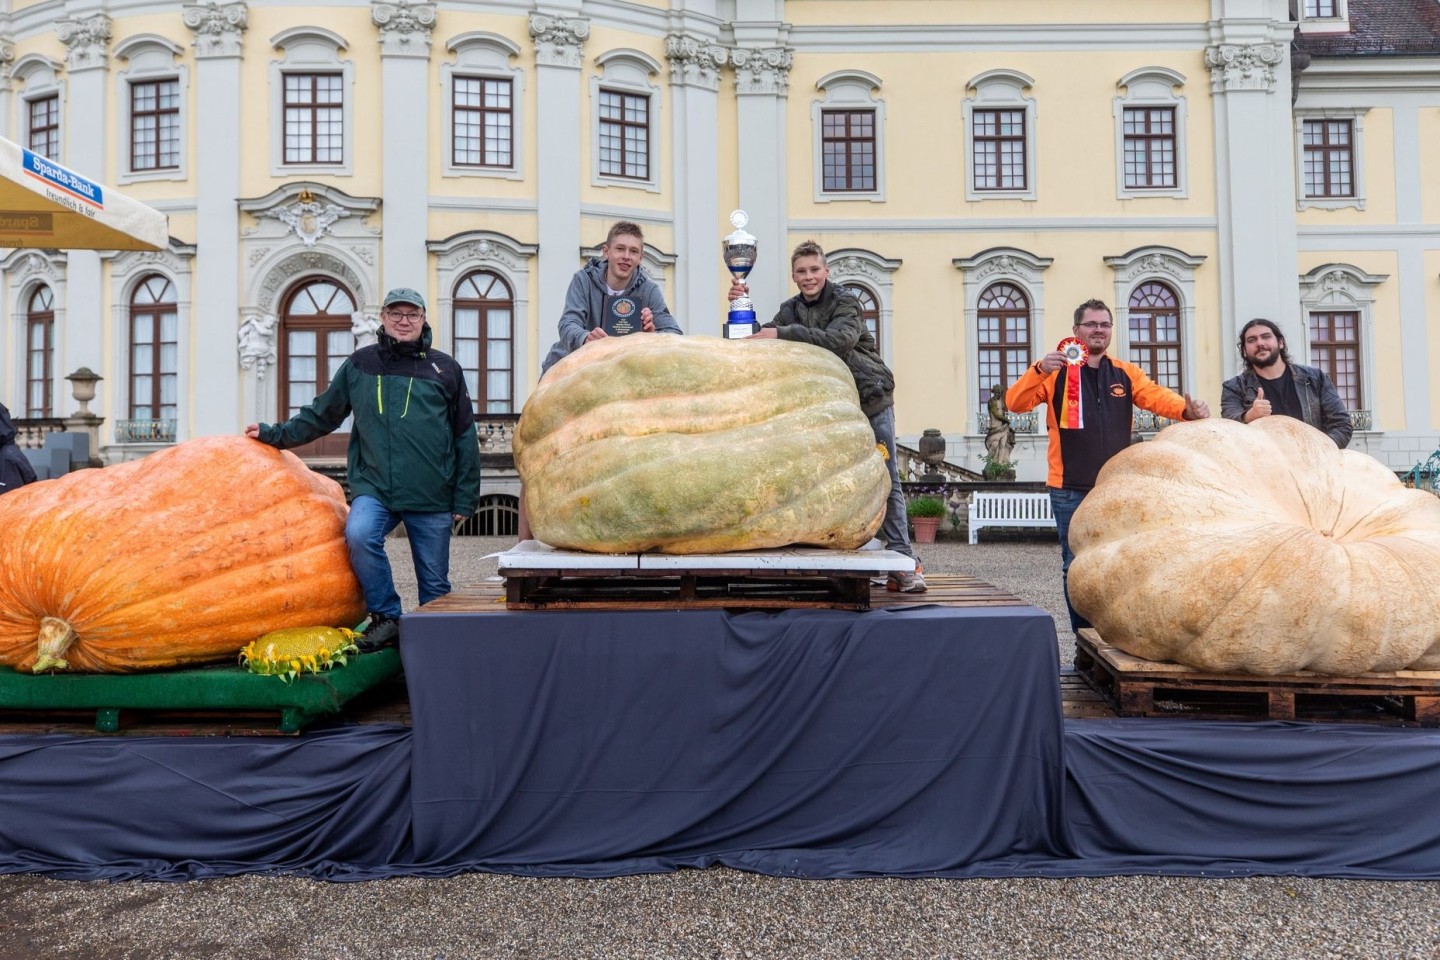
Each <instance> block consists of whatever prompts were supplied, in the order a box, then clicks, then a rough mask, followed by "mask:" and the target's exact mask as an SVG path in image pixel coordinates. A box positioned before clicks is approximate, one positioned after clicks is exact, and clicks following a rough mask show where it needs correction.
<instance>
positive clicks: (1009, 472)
mask: <svg viewBox="0 0 1440 960" xmlns="http://www.w3.org/2000/svg"><path fill="white" fill-rule="evenodd" d="M980 459H981V460H984V461H985V468H984V469H983V470H982V471H981V474H982V475H983V476H984V477H985V479H986V480H1014V479H1015V464H1014V463H1012V462H1011V461H1009V460H996V459H995V458H994V457H993V456H991V455H990V454H988V453H982V454H981V455H980Z"/></svg>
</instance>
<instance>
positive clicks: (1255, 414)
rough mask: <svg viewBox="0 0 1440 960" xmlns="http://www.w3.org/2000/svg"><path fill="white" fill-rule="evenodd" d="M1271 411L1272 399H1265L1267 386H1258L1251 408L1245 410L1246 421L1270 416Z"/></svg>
mask: <svg viewBox="0 0 1440 960" xmlns="http://www.w3.org/2000/svg"><path fill="white" fill-rule="evenodd" d="M1270 412H1271V411H1270V401H1269V400H1266V399H1265V388H1264V387H1257V388H1256V389H1255V402H1254V403H1252V404H1251V405H1250V409H1249V410H1247V411H1246V412H1245V422H1246V423H1250V422H1252V421H1254V420H1259V419H1260V418H1261V417H1268V416H1270Z"/></svg>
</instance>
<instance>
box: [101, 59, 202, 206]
mask: <svg viewBox="0 0 1440 960" xmlns="http://www.w3.org/2000/svg"><path fill="white" fill-rule="evenodd" d="M184 55H185V49H184V48H183V47H181V46H180V45H179V44H178V43H175V42H174V41H171V40H167V39H165V38H164V37H161V36H158V35H156V34H153V33H142V34H140V35H138V36H134V37H130V38H129V39H127V40H125V41H124V42H122V43H121V44H119V45H118V46H116V48H115V56H117V57H120V58H122V59H124V60H127V61H129V66H128V67H127V68H126V69H124V70H121V71H120V72H119V73H117V74H116V76H115V97H116V105H115V116H117V117H119V118H120V135H119V136H118V137H116V138H115V139H116V144H115V149H116V150H117V151H118V154H117V156H116V158H115V169H116V170H118V171H120V172H119V175H118V176H117V177H116V180H117V182H119V183H121V184H126V183H143V182H145V181H150V180H187V179H189V172H188V171H189V169H190V135H189V115H190V109H189V108H190V69H189V67H187V66H185V65H184V64H183V63H176V60H177V59H178V58H181V57H183V56H184ZM164 80H174V81H176V85H177V87H178V88H179V99H180V112H179V115H178V122H179V131H178V136H179V138H180V150H179V156H178V158H177V161H176V165H175V166H173V167H166V168H164V169H161V170H132V169H131V167H130V161H131V159H132V155H131V139H132V137H133V135H134V132H135V124H134V120H133V119H132V118H131V116H130V107H131V103H132V100H131V93H130V85H131V84H134V83H154V82H156V81H164Z"/></svg>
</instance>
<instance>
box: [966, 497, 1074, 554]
mask: <svg viewBox="0 0 1440 960" xmlns="http://www.w3.org/2000/svg"><path fill="white" fill-rule="evenodd" d="M969 526H970V542H971V543H979V542H980V528H981V527H1050V528H1052V529H1053V528H1054V527H1055V515H1054V514H1053V513H1051V512H1050V494H1048V493H983V492H981V491H978V490H977V491H976V492H975V493H974V494H973V495H972V496H971V497H970V524H969Z"/></svg>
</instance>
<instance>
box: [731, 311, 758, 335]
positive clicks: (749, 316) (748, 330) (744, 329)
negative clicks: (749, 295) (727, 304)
mask: <svg viewBox="0 0 1440 960" xmlns="http://www.w3.org/2000/svg"><path fill="white" fill-rule="evenodd" d="M759 331H760V324H758V323H756V322H755V311H754V310H731V311H730V313H729V314H728V315H727V316H726V319H725V323H724V336H725V339H726V340H743V339H744V338H746V337H748V336H751V335H752V334H755V333H758V332H759Z"/></svg>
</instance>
